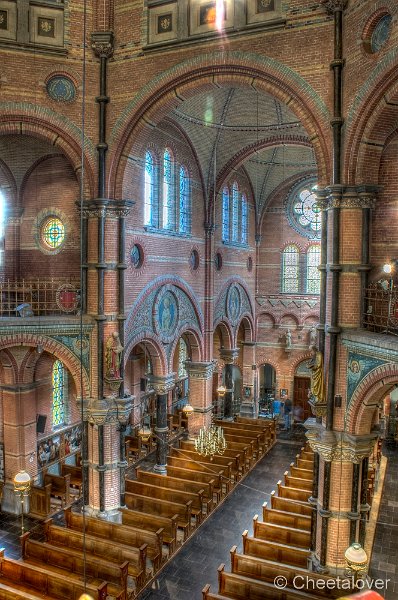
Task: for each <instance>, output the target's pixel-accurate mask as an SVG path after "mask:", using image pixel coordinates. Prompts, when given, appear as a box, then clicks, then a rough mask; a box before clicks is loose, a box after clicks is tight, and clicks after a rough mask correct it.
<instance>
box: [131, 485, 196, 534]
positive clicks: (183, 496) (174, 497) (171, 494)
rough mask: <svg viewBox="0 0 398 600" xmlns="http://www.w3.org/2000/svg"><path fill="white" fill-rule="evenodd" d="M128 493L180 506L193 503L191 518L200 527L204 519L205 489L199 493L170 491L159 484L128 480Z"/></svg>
mask: <svg viewBox="0 0 398 600" xmlns="http://www.w3.org/2000/svg"><path fill="white" fill-rule="evenodd" d="M126 492H131V493H133V494H141V495H142V496H147V497H149V498H156V499H158V500H166V501H169V502H177V503H179V504H185V503H186V502H191V506H190V508H191V516H192V517H194V518H195V524H196V525H199V523H201V521H202V518H203V488H202V489H201V490H200V491H199V492H195V493H192V492H183V491H180V490H175V489H169V488H167V487H161V486H160V485H159V484H155V485H154V484H152V483H143V482H142V481H135V480H132V479H126Z"/></svg>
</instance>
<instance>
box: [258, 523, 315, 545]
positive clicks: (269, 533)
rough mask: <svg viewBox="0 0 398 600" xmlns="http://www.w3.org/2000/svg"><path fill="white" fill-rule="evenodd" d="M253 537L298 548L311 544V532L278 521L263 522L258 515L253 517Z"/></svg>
mask: <svg viewBox="0 0 398 600" xmlns="http://www.w3.org/2000/svg"><path fill="white" fill-rule="evenodd" d="M253 537H255V538H257V539H259V540H267V541H270V542H278V543H279V544H286V545H288V546H296V547H297V548H306V549H307V548H308V549H309V548H310V546H311V532H309V531H304V530H302V529H294V528H293V527H286V526H285V525H277V524H276V523H262V522H261V521H259V520H258V515H255V516H254V517H253Z"/></svg>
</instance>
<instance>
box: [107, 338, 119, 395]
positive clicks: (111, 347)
mask: <svg viewBox="0 0 398 600" xmlns="http://www.w3.org/2000/svg"><path fill="white" fill-rule="evenodd" d="M123 350H124V348H123V346H122V344H121V342H120V338H119V333H118V332H117V331H114V332H113V333H112V334H111V335H110V336H108V338H107V339H106V341H105V367H106V370H105V381H106V383H107V384H108V385H109V387H110V388H111V390H112V391H117V390H118V389H119V387H120V384H121V382H122V378H121V377H120V365H121V362H122V356H123Z"/></svg>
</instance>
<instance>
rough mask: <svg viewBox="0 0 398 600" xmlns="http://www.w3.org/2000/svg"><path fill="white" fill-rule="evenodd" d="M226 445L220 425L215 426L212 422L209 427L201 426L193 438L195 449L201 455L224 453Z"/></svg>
mask: <svg viewBox="0 0 398 600" xmlns="http://www.w3.org/2000/svg"><path fill="white" fill-rule="evenodd" d="M226 447H227V442H226V441H225V437H224V431H223V429H222V427H216V426H215V425H214V423H213V422H212V423H211V424H210V427H202V428H201V429H200V430H199V435H198V437H197V438H196V439H195V450H196V452H197V453H198V454H201V455H202V456H214V454H224V452H225V450H226Z"/></svg>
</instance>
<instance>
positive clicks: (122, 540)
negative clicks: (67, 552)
mask: <svg viewBox="0 0 398 600" xmlns="http://www.w3.org/2000/svg"><path fill="white" fill-rule="evenodd" d="M64 515H65V523H66V526H67V527H68V528H69V529H73V530H75V531H81V532H82V531H83V530H84V531H85V532H86V533H89V534H91V535H93V536H96V537H99V538H105V539H107V540H109V541H112V542H115V543H116V544H123V545H125V546H128V547H129V548H132V549H135V550H134V551H135V553H136V554H137V564H138V565H139V566H140V568H141V567H143V568H144V571H145V567H146V560H145V558H146V556H148V557H149V558H150V560H151V562H152V565H153V567H154V571H157V569H158V568H159V567H160V563H161V560H162V546H163V528H162V527H158V528H157V529H153V530H151V531H146V530H145V529H142V528H141V527H135V526H133V525H131V526H127V527H126V526H123V525H121V524H120V523H113V522H111V521H103V520H102V519H95V518H94V517H85V518H84V519H83V515H81V514H79V513H75V512H72V511H71V510H70V509H66V510H64ZM129 560H131V559H129Z"/></svg>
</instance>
